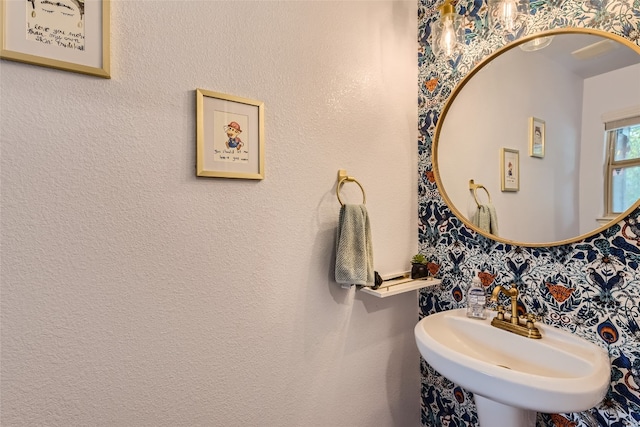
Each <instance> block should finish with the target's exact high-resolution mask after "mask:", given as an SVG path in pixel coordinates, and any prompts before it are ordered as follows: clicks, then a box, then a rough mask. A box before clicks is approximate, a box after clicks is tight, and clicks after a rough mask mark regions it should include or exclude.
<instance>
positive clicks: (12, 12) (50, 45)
mask: <svg viewBox="0 0 640 427" xmlns="http://www.w3.org/2000/svg"><path fill="white" fill-rule="evenodd" d="M109 15H110V3H109V0H55V1H50V0H0V22H1V24H2V30H0V48H1V49H0V58H2V59H8V60H11V61H17V62H23V63H26V64H34V65H41V66H44V67H50V68H56V69H59V70H66V71H73V72H76V73H82V74H89V75H93V76H98V77H103V78H106V79H108V78H110V77H111V74H110V52H109V49H110V47H109V31H110V30H109V26H110V16H109Z"/></svg>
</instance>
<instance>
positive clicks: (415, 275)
mask: <svg viewBox="0 0 640 427" xmlns="http://www.w3.org/2000/svg"><path fill="white" fill-rule="evenodd" d="M427 263H428V261H427V258H426V257H425V256H424V255H422V254H416V255H414V256H413V258H411V278H412V279H422V278H423V277H429V269H428V268H427Z"/></svg>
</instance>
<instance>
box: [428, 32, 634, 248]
mask: <svg viewBox="0 0 640 427" xmlns="http://www.w3.org/2000/svg"><path fill="white" fill-rule="evenodd" d="M558 34H591V35H597V36H600V37H604V38H607V39H610V40H614V41H616V42H618V43H621V44H623V45H625V46H627V47H629V48H630V49H632V50H633V51H635V52H636V53H638V55H640V47H639V46H637V45H635V44H633V43H632V42H630V41H629V40H627V39H625V38H623V37H621V36H618V35H616V34H613V33H609V32H606V31H601V30H596V29H592V28H560V29H554V30H548V31H542V32H538V33H535V34H531V35H529V36H526V37H523V38H521V39H518V40H516V41H514V42H511V43H509V44H507V45H505V46H503V47H501V48H500V49H498V50H496V51H495V52H493V53H492V54H491V55H488V56H487V57H486V58H484V59H483V60H482V61H480V62H479V63H478V64H476V66H475V67H474V68H473V69H472V70H471V71H470V72H469V74H468V75H466V76H465V77H464V78H463V79H462V80H461V81H460V82H459V83H458V84H457V85H456V87H455V88H454V90H453V92H452V93H451V96H450V97H449V99H447V101H446V103H445V105H444V107H443V108H442V112H441V114H440V117H439V118H438V124H437V125H436V131H435V134H434V137H433V145H432V150H431V153H432V154H431V160H432V163H431V164H432V169H433V174H434V177H435V180H436V185H437V187H438V191H439V192H440V195H441V197H442V199H443V200H444V202H445V203H446V204H447V206H448V207H449V209H451V211H452V212H453V214H454V215H455V216H456V217H457V218H458V219H459V220H460V221H462V222H463V223H464V225H465V226H466V227H468V228H470V229H471V230H473V231H475V232H476V233H478V234H481V235H483V236H485V237H488V238H490V239H492V240H496V241H498V242H502V243H507V244H511V245H514V246H523V247H543V246H544V247H551V246H561V245H566V244H570V243H575V242H578V241H581V240H584V239H586V238H588V237H591V236H593V235H595V234H598V233H601V232H602V231H604V230H606V229H607V228H609V227H611V226H612V225H613V224H615V223H617V222H620V221H621V220H622V219H623V218H625V217H627V216H628V215H630V214H631V212H633V211H634V210H635V209H637V208H638V207H640V200H638V201H636V202H635V203H634V204H633V205H632V206H631V207H630V208H629V209H627V210H626V211H625V212H623V213H621V214H620V215H618V216H617V217H615V218H613V219H611V220H610V221H609V222H607V223H606V224H604V225H602V226H601V227H598V228H596V229H594V230H592V231H589V232H588V233H585V234H581V235H578V236H576V237H573V238H570V239H565V240H559V241H555V242H546V243H526V242H520V241H516V240H509V239H505V238H502V237H500V236H495V235H493V234H490V233H487V232H485V231H482V230H480V229H479V228H478V227H476V226H475V225H473V223H471V221H469V220H468V219H467V218H466V217H465V216H464V215H462V213H461V212H460V211H459V210H458V209H457V208H456V207H455V206H454V204H453V203H452V201H451V200H450V199H449V196H448V195H447V192H446V191H445V189H444V185H443V183H442V180H441V177H440V171H439V167H438V145H439V142H440V132H441V130H442V124H443V123H444V119H445V117H446V115H447V112H448V111H449V109H450V108H451V105H452V104H453V101H454V100H455V99H456V97H457V96H458V94H459V93H460V91H461V90H462V88H464V86H465V85H466V84H467V82H469V80H471V78H472V77H473V76H474V75H475V74H476V73H477V72H478V71H480V70H481V69H482V68H483V67H484V66H486V65H488V64H489V63H490V62H491V61H492V60H493V59H495V58H496V57H498V56H500V55H502V54H503V53H505V52H506V51H508V50H511V49H513V48H515V47H517V46H519V45H521V44H524V43H526V42H528V41H531V40H533V39H536V38H538V37H544V36H553V35H558Z"/></svg>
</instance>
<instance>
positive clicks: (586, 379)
mask: <svg viewBox="0 0 640 427" xmlns="http://www.w3.org/2000/svg"><path fill="white" fill-rule="evenodd" d="M492 317H493V316H489V318H488V319H486V320H481V319H471V318H468V317H467V316H466V309H464V308H462V309H456V310H449V311H444V312H440V313H436V314H432V315H430V316H427V317H425V318H423V319H422V320H421V321H420V322H418V324H417V325H416V327H415V331H414V332H415V337H416V343H417V345H418V349H419V350H420V353H421V354H422V357H423V358H424V359H425V360H426V361H427V362H428V363H429V364H430V365H431V366H432V367H433V368H434V369H435V370H436V371H438V372H439V373H440V374H441V375H443V376H444V377H446V378H448V379H449V380H451V381H452V382H454V383H456V384H458V385H460V386H461V387H462V388H464V389H465V390H467V391H470V392H472V393H474V399H475V401H476V406H477V408H478V418H479V421H480V424H481V425H486V426H492V425H493V426H495V425H511V426H527V425H534V424H531V422H532V421H531V420H532V419H534V420H535V412H536V411H537V412H546V413H567V412H579V411H585V410H587V409H590V408H592V407H594V406H595V405H597V404H598V403H599V402H600V401H601V400H602V399H603V397H604V395H605V393H606V391H607V388H608V387H609V383H610V375H611V367H610V362H609V357H608V355H607V353H606V351H605V350H604V349H602V348H600V347H598V346H597V345H595V344H593V343H591V342H589V341H587V340H585V339H582V338H580V337H578V336H576V335H573V334H570V333H568V332H565V331H563V330H560V329H557V328H554V327H552V326H548V325H545V324H543V323H536V326H537V327H538V329H539V330H540V332H541V334H542V339H530V338H525V337H522V336H519V335H517V334H514V333H511V332H508V331H505V330H502V329H498V328H496V327H494V326H491V318H492ZM505 411H506V412H510V413H511V414H510V415H508V414H506V412H505ZM502 412H505V413H502ZM492 414H493V416H495V418H496V420H498V417H499V423H497V424H494V423H496V422H497V421H496V420H489V419H488V418H489V417H492ZM532 414H533V415H532ZM505 417H507V418H505ZM507 419H511V420H512V421H510V422H506V421H507ZM518 420H520V421H518ZM505 422H506V424H505ZM533 422H535V421H533Z"/></svg>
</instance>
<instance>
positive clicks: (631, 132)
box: [605, 116, 640, 215]
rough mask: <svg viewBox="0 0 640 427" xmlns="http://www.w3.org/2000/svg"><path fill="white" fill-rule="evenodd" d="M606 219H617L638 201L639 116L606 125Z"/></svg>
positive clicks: (639, 187)
mask: <svg viewBox="0 0 640 427" xmlns="http://www.w3.org/2000/svg"><path fill="white" fill-rule="evenodd" d="M605 130H606V141H607V172H606V173H607V179H606V180H605V181H606V184H605V185H606V188H605V194H606V200H607V215H617V214H620V213H622V212H624V211H626V210H627V209H629V208H630V207H631V206H632V205H633V204H634V203H635V202H636V201H637V200H638V199H640V116H638V117H631V118H627V119H623V120H616V121H614V122H609V123H606V124H605Z"/></svg>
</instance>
